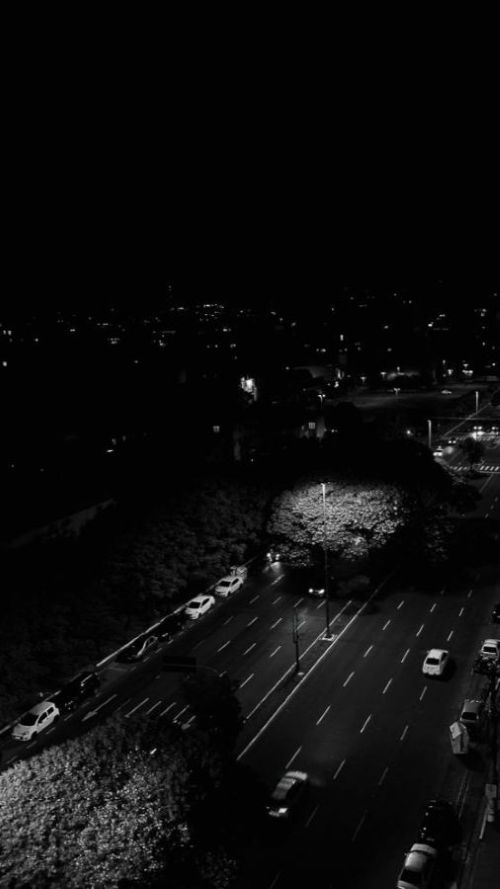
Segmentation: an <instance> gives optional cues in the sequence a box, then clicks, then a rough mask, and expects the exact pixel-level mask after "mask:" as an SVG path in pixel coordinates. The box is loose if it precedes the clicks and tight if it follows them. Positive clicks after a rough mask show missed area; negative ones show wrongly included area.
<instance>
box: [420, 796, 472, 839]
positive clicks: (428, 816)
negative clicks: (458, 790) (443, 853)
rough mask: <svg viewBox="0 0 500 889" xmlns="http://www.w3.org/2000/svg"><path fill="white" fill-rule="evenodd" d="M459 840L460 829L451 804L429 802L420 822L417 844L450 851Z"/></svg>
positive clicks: (432, 800)
mask: <svg viewBox="0 0 500 889" xmlns="http://www.w3.org/2000/svg"><path fill="white" fill-rule="evenodd" d="M461 839H462V828H461V826H460V821H459V818H458V815H457V813H456V811H455V807H454V806H453V804H452V803H450V802H448V800H443V799H431V800H429V802H428V803H427V804H426V806H425V808H424V813H423V816H422V821H421V822H420V827H419V830H418V834H417V840H418V842H419V843H426V844H427V845H429V846H434V848H435V849H438V850H441V849H447V850H448V851H450V850H451V849H453V847H454V846H457V845H458V843H460V841H461Z"/></svg>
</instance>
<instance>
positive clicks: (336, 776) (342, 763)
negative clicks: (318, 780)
mask: <svg viewBox="0 0 500 889" xmlns="http://www.w3.org/2000/svg"><path fill="white" fill-rule="evenodd" d="M344 765H345V759H343V760H342V762H341V763H340V765H339V766H338V767H337V771H336V772H335V774H334V776H333V780H334V781H336V779H337V778H338V776H339V775H340V773H341V771H342V769H343V768H344Z"/></svg>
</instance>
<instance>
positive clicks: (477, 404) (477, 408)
mask: <svg viewBox="0 0 500 889" xmlns="http://www.w3.org/2000/svg"><path fill="white" fill-rule="evenodd" d="M475 395H476V414H477V412H478V410H479V392H478V390H477V389H476V392H475Z"/></svg>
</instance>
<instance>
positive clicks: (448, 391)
mask: <svg viewBox="0 0 500 889" xmlns="http://www.w3.org/2000/svg"><path fill="white" fill-rule="evenodd" d="M441 395H453V392H452V391H451V389H441Z"/></svg>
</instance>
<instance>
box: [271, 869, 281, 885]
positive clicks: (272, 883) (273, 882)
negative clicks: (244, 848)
mask: <svg viewBox="0 0 500 889" xmlns="http://www.w3.org/2000/svg"><path fill="white" fill-rule="evenodd" d="M280 877H281V871H278V873H277V874H276V876H275V878H274V880H272V881H271V883H270V884H269V889H274V887H275V886H276V883H277V882H278V880H279V878H280Z"/></svg>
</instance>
